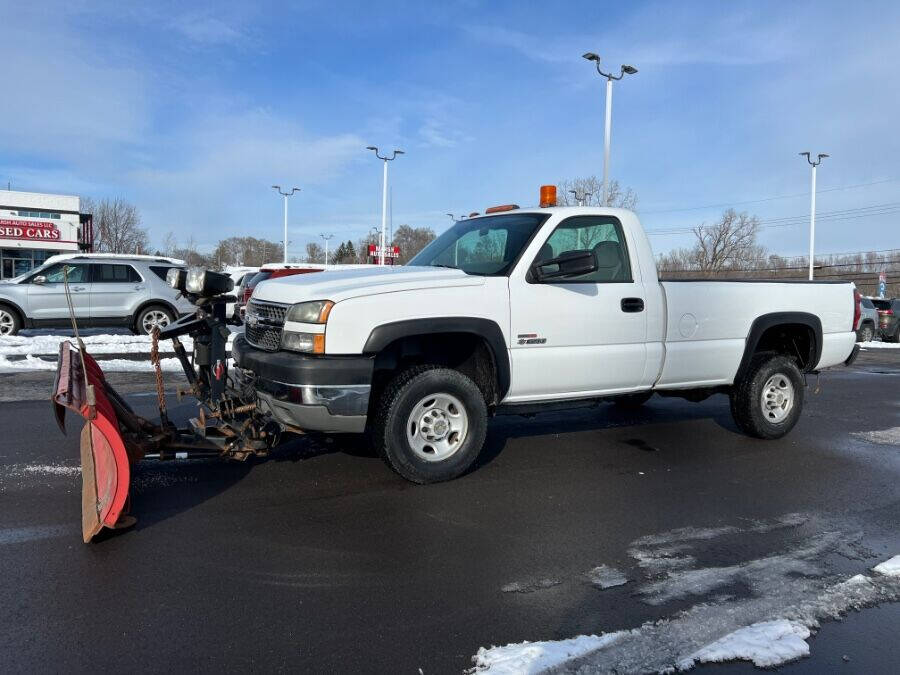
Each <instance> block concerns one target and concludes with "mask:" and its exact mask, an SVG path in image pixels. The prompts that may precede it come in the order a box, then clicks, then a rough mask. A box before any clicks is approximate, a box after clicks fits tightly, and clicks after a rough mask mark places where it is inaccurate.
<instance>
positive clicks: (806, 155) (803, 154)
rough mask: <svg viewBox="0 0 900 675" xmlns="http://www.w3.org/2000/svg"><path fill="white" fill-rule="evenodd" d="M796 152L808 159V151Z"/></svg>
mask: <svg viewBox="0 0 900 675" xmlns="http://www.w3.org/2000/svg"><path fill="white" fill-rule="evenodd" d="M797 154H799V155H800V156H801V157H806V159H809V153H808V152H800V153H797Z"/></svg>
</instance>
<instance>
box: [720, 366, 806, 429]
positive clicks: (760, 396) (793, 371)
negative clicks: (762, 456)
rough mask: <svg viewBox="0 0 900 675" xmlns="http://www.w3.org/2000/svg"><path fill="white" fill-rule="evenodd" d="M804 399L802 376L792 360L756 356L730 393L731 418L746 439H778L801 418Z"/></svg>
mask: <svg viewBox="0 0 900 675" xmlns="http://www.w3.org/2000/svg"><path fill="white" fill-rule="evenodd" d="M779 394H780V396H779ZM764 397H765V398H764ZM803 397H804V382H803V375H802V374H801V373H800V369H799V368H798V367H797V364H796V362H795V361H794V360H793V359H790V358H788V357H787V356H781V355H777V354H758V355H756V356H754V357H753V359H752V360H751V361H750V364H749V366H748V367H747V370H746V372H745V373H744V374H743V375H742V376H741V378H740V380H739V381H737V382H735V384H734V387H733V388H732V390H731V396H730V398H731V415H732V417H734V421H735V423H736V424H737V425H738V427H739V428H740V430H741V431H743V432H744V433H745V434H747V435H748V436H753V437H755V438H766V439H774V438H781V437H782V436H784V435H785V434H787V433H788V432H789V431H790V430H791V429H793V428H794V425H795V424H796V423H797V420H798V419H799V418H800V413H801V411H802V410H803Z"/></svg>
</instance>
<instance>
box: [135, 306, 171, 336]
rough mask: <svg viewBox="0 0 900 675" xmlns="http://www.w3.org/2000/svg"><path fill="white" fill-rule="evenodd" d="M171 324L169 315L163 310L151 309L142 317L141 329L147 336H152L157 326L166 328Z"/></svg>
mask: <svg viewBox="0 0 900 675" xmlns="http://www.w3.org/2000/svg"><path fill="white" fill-rule="evenodd" d="M169 323H171V319H169V315H168V314H166V313H165V312H164V311H162V310H161V309H151V310H150V311H148V312H144V314H143V315H142V316H141V328H143V329H144V332H145V333H146V334H147V335H150V334H151V333H152V332H153V329H154V328H156V327H157V326H159V327H160V328H165V327H166V326H168V325H169Z"/></svg>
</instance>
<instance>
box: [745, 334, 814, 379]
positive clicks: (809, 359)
mask: <svg viewBox="0 0 900 675" xmlns="http://www.w3.org/2000/svg"><path fill="white" fill-rule="evenodd" d="M760 352H774V353H776V354H783V355H785V356H789V357H790V358H792V359H794V360H795V361H796V362H797V366H798V367H799V368H800V370H802V371H807V370H811V369H812V368H813V367H814V366H815V365H816V364H815V362H814V359H815V356H816V337H815V334H814V332H813V329H812V328H810V327H809V326H807V325H805V324H799V323H791V324H781V325H778V326H772V327H771V328H767V329H766V330H765V331H763V333H762V335H760V336H759V342H757V343H756V349H754V350H753V353H754V354H758V353H760Z"/></svg>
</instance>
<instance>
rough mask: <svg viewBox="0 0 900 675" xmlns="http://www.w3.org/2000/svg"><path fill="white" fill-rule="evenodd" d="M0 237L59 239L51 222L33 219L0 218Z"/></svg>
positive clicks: (38, 239) (34, 239) (32, 239)
mask: <svg viewBox="0 0 900 675" xmlns="http://www.w3.org/2000/svg"><path fill="white" fill-rule="evenodd" d="M0 239H27V240H29V241H60V239H61V237H60V232H59V230H58V229H57V228H56V225H54V224H53V223H41V222H35V221H33V220H9V219H7V218H0Z"/></svg>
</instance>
